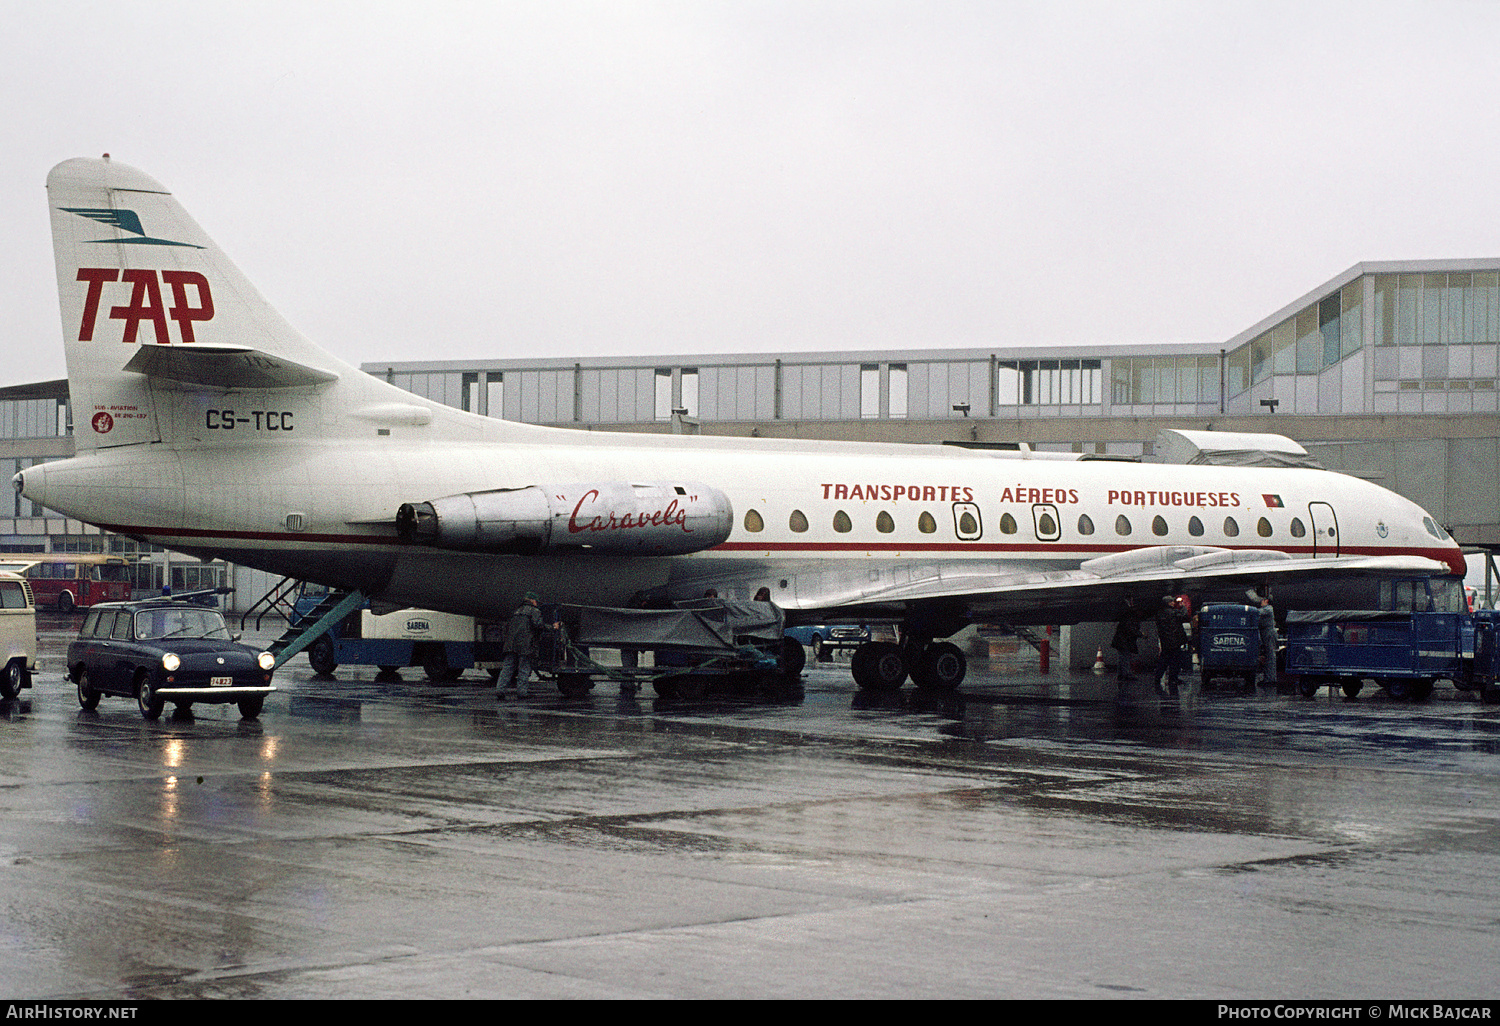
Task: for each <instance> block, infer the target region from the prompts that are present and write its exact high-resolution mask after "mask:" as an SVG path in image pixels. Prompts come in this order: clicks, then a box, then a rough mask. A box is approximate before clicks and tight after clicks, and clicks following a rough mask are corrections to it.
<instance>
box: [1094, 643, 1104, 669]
mask: <svg viewBox="0 0 1500 1026" xmlns="http://www.w3.org/2000/svg"><path fill="white" fill-rule="evenodd" d="M1104 669H1105V667H1104V649H1102V648H1100V649H1095V650H1094V672H1095V673H1103V672H1104Z"/></svg>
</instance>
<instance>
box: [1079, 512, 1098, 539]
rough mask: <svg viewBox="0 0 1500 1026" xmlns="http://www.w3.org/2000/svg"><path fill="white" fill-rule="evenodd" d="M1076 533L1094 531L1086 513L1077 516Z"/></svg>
mask: <svg viewBox="0 0 1500 1026" xmlns="http://www.w3.org/2000/svg"><path fill="white" fill-rule="evenodd" d="M1078 533H1079V534H1093V533H1094V522H1093V521H1092V520H1090V519H1089V515H1088V514H1087V513H1084V514H1081V515H1080V516H1079V517H1078Z"/></svg>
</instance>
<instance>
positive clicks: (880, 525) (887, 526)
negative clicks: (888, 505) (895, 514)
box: [875, 510, 896, 534]
mask: <svg viewBox="0 0 1500 1026" xmlns="http://www.w3.org/2000/svg"><path fill="white" fill-rule="evenodd" d="M895 529H896V521H895V520H893V519H891V515H890V514H889V513H887V512H886V511H885V510H881V511H880V515H879V516H878V517H876V518H875V530H877V531H879V532H880V533H881V534H890V533H891V532H892V531H894V530H895Z"/></svg>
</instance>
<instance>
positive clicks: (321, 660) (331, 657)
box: [307, 634, 339, 677]
mask: <svg viewBox="0 0 1500 1026" xmlns="http://www.w3.org/2000/svg"><path fill="white" fill-rule="evenodd" d="M307 661H308V662H309V663H311V664H312V668H313V672H314V673H316V674H317V675H318V676H320V677H332V676H333V671H334V670H337V669H338V668H339V660H338V650H337V649H335V648H334V647H333V639H332V638H330V637H329V636H328V635H326V634H325V635H323V636H322V637H321V638H319V639H318V640H317V641H314V642H313V643H312V644H311V645H309V646H308V647H307Z"/></svg>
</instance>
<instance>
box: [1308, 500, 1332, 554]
mask: <svg viewBox="0 0 1500 1026" xmlns="http://www.w3.org/2000/svg"><path fill="white" fill-rule="evenodd" d="M1307 515H1308V518H1309V519H1310V520H1312V536H1313V558H1314V559H1320V558H1322V559H1326V558H1329V557H1332V556H1337V555H1338V554H1339V520H1338V517H1336V516H1335V515H1334V513H1333V507H1332V506H1330V505H1328V503H1326V502H1309V503H1308V504H1307Z"/></svg>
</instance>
